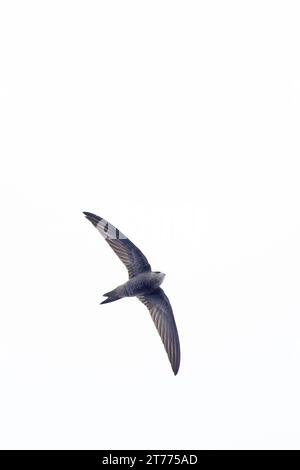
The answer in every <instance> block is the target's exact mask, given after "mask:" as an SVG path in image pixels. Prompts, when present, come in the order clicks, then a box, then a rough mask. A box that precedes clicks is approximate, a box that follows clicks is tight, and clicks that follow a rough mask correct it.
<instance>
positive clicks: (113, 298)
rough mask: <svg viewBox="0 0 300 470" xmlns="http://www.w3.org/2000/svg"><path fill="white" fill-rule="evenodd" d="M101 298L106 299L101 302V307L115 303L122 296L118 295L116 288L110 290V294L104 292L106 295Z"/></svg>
mask: <svg viewBox="0 0 300 470" xmlns="http://www.w3.org/2000/svg"><path fill="white" fill-rule="evenodd" d="M103 297H107V299H105V300H103V301H102V302H101V305H103V304H108V303H109V302H115V301H116V300H119V299H121V298H122V296H121V295H120V294H119V293H118V287H117V288H116V289H114V290H111V291H110V292H106V294H103Z"/></svg>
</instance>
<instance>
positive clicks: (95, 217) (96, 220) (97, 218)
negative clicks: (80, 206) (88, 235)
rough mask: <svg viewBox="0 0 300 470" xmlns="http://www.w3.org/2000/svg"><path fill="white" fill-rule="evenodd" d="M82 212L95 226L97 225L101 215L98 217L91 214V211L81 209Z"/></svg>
mask: <svg viewBox="0 0 300 470" xmlns="http://www.w3.org/2000/svg"><path fill="white" fill-rule="evenodd" d="M82 213H83V214H84V215H85V217H86V218H87V219H88V220H89V221H90V222H91V223H92V224H93V225H94V226H95V227H96V226H97V224H98V222H100V221H101V220H102V217H99V216H98V215H96V214H93V213H92V212H86V211H82Z"/></svg>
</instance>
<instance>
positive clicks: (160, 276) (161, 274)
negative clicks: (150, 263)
mask: <svg viewBox="0 0 300 470" xmlns="http://www.w3.org/2000/svg"><path fill="white" fill-rule="evenodd" d="M153 272H154V274H155V275H156V276H157V278H158V279H159V280H160V282H161V283H162V282H163V280H164V277H165V273H161V272H160V271H153Z"/></svg>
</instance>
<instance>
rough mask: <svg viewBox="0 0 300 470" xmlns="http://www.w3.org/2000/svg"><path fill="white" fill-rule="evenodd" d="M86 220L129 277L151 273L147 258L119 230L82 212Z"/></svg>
mask: <svg viewBox="0 0 300 470" xmlns="http://www.w3.org/2000/svg"><path fill="white" fill-rule="evenodd" d="M84 215H85V216H86V218H87V219H88V220H89V221H90V222H92V224H93V225H94V226H95V227H96V228H97V229H98V230H99V232H100V233H101V235H102V236H103V237H104V238H105V240H106V241H107V243H108V244H109V246H110V247H111V248H112V249H113V250H114V252H115V253H116V255H117V256H118V257H119V258H120V260H121V261H122V262H123V263H124V264H125V266H126V268H127V270H128V274H129V277H130V278H131V277H134V276H136V275H137V274H139V273H143V272H145V271H151V266H150V264H149V263H148V261H147V258H146V257H145V256H144V255H143V253H142V252H141V250H139V249H138V248H137V247H136V246H135V245H134V244H133V243H132V242H131V241H130V240H129V238H127V237H126V236H125V235H124V234H123V233H122V232H120V230H118V229H117V228H116V227H114V226H113V225H112V224H110V223H109V222H107V220H105V219H102V217H98V215H95V214H91V213H90V212H84Z"/></svg>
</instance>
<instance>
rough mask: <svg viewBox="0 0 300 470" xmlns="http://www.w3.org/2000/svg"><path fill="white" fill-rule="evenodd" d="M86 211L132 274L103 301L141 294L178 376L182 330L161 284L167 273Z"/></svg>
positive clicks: (85, 213)
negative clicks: (154, 269) (152, 264)
mask: <svg viewBox="0 0 300 470" xmlns="http://www.w3.org/2000/svg"><path fill="white" fill-rule="evenodd" d="M83 213H84V215H85V216H86V218H87V219H88V220H89V221H90V222H91V223H92V224H93V225H94V226H95V227H96V228H97V229H98V231H99V232H100V233H101V235H102V236H103V237H104V238H105V240H106V241H107V243H108V244H109V246H110V247H111V248H112V249H113V250H114V252H115V253H116V255H117V256H118V257H119V259H120V260H121V261H122V262H123V263H124V264H125V266H126V268H127V271H128V275H129V279H128V281H127V282H125V283H124V284H121V285H120V286H118V287H116V288H115V289H113V290H112V291H110V292H107V293H106V294H104V295H103V296H104V297H107V298H106V299H105V300H104V301H103V302H101V304H107V303H109V302H115V301H116V300H119V299H122V298H123V297H137V298H138V299H139V300H140V301H141V302H142V303H143V304H144V305H146V307H147V308H148V310H149V312H150V315H151V317H152V320H153V321H154V324H155V326H156V328H157V331H158V333H159V334H160V337H161V339H162V342H163V344H164V347H165V350H166V352H167V355H168V357H169V361H170V363H171V367H172V369H173V372H174V374H175V375H176V374H177V372H178V369H179V365H180V344H179V338H178V332H177V327H176V323H175V319H174V315H173V311H172V307H171V304H170V302H169V299H168V297H167V296H166V294H165V292H164V291H163V289H161V288H160V287H159V286H160V285H161V283H162V282H163V279H164V277H165V274H163V273H161V272H159V271H152V270H151V266H150V264H149V263H148V260H147V258H146V257H145V255H144V254H143V253H142V252H141V250H139V249H138V248H137V247H136V246H135V245H134V244H133V243H132V242H131V241H130V240H129V239H128V238H127V237H126V236H125V235H124V234H123V233H122V232H120V230H118V229H117V228H116V227H114V226H113V225H112V224H110V223H109V222H107V220H104V219H103V218H102V217H98V216H97V215H95V214H91V213H90V212H83Z"/></svg>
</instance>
